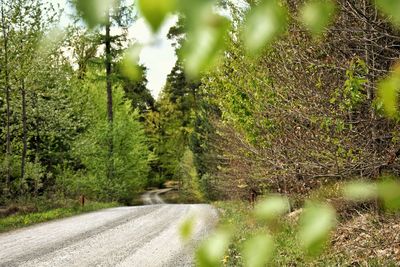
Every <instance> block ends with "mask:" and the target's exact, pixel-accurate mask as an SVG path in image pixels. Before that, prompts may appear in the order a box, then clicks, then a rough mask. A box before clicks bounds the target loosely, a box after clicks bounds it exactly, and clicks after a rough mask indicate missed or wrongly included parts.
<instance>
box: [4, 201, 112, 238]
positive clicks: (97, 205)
mask: <svg viewBox="0 0 400 267" xmlns="http://www.w3.org/2000/svg"><path fill="white" fill-rule="evenodd" d="M115 206H117V203H101V202H89V203H87V204H86V205H85V206H84V207H81V206H79V204H78V203H76V202H75V203H68V204H67V205H66V206H65V207H61V208H52V209H48V210H47V209H43V210H39V211H37V212H33V213H27V214H16V215H11V216H8V217H5V218H0V233H2V232H6V231H10V230H13V229H17V228H22V227H26V226H29V225H33V224H37V223H41V222H46V221H50V220H55V219H61V218H65V217H70V216H73V215H78V214H81V213H84V212H91V211H96V210H99V209H105V208H111V207H115Z"/></svg>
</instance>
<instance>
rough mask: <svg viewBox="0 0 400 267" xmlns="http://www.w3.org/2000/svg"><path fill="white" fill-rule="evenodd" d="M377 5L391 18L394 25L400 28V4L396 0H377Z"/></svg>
mask: <svg viewBox="0 0 400 267" xmlns="http://www.w3.org/2000/svg"><path fill="white" fill-rule="evenodd" d="M375 2H376V5H377V6H378V7H379V8H380V9H381V10H382V11H383V12H384V13H385V14H387V15H388V16H389V19H390V20H391V21H393V23H394V24H396V25H397V26H400V13H399V11H400V3H399V2H398V1H395V0H376V1H375Z"/></svg>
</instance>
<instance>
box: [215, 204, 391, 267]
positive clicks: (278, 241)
mask: <svg viewBox="0 0 400 267" xmlns="http://www.w3.org/2000/svg"><path fill="white" fill-rule="evenodd" d="M214 205H215V206H216V207H217V208H218V210H219V211H220V224H221V225H230V226H231V227H232V226H233V228H234V229H235V232H234V236H233V240H232V242H231V245H230V246H229V249H228V251H227V254H226V256H225V258H224V261H223V262H224V264H223V266H235V267H239V266H243V259H242V255H241V249H242V246H243V244H244V242H245V241H246V240H248V239H249V238H250V237H251V236H253V235H255V234H259V233H262V232H264V233H271V234H272V235H273V236H274V239H275V246H276V248H275V253H274V258H273V260H272V262H271V264H270V266H349V265H351V262H349V259H346V258H344V257H343V255H341V254H340V253H336V252H335V251H334V250H333V249H332V248H331V247H327V248H326V249H325V251H324V253H323V254H322V255H319V256H317V257H309V256H307V255H305V253H304V252H303V251H302V250H301V247H300V246H299V241H298V240H297V238H296V235H297V224H296V223H295V222H290V221H289V220H288V219H286V218H285V217H284V218H281V219H280V220H279V221H277V222H276V223H275V224H274V225H272V226H270V227H267V226H266V225H265V224H261V223H259V222H257V220H256V219H255V218H254V216H253V214H252V209H251V206H250V205H249V204H248V203H247V202H242V201H221V202H216V203H214ZM363 261H364V262H365V263H366V264H367V265H366V266H395V265H396V264H395V261H394V260H392V259H387V260H385V262H382V260H379V261H377V260H374V259H373V258H372V259H363Z"/></svg>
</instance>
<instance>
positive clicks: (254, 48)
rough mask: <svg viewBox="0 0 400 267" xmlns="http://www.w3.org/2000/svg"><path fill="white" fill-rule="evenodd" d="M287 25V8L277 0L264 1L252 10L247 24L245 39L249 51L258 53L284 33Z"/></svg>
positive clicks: (244, 33)
mask: <svg viewBox="0 0 400 267" xmlns="http://www.w3.org/2000/svg"><path fill="white" fill-rule="evenodd" d="M286 25H287V10H286V8H285V7H284V6H282V5H280V3H279V1H277V0H269V1H268V0H264V1H262V2H261V3H260V4H259V5H258V6H256V7H253V8H252V9H251V10H250V12H249V14H248V16H247V19H246V22H245V26H244V31H243V37H244V42H245V46H246V48H247V51H248V52H249V53H250V54H255V53H258V52H259V51H260V50H261V49H262V48H263V47H264V46H265V45H267V44H269V43H271V42H272V41H273V40H274V39H275V37H278V35H279V34H281V33H282V32H284V30H285V29H286Z"/></svg>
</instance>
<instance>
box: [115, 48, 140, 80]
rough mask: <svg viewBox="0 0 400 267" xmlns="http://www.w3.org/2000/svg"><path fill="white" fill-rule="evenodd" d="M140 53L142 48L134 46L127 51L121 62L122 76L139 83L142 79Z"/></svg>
mask: <svg viewBox="0 0 400 267" xmlns="http://www.w3.org/2000/svg"><path fill="white" fill-rule="evenodd" d="M140 52H141V46H139V45H134V46H132V47H130V48H129V49H127V51H126V52H125V54H124V56H123V58H122V61H121V66H120V67H121V72H122V74H123V75H124V76H125V77H126V78H128V79H130V80H132V81H137V80H139V79H140V78H141V77H142V68H140V66H139V56H140Z"/></svg>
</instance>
